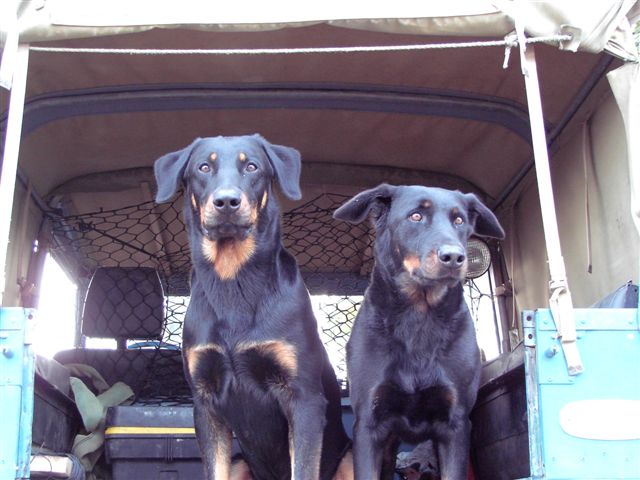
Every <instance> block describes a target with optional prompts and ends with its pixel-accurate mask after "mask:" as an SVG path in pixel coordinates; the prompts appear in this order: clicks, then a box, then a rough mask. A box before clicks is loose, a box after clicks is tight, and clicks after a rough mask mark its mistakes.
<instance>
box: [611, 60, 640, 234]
mask: <svg viewBox="0 0 640 480" xmlns="http://www.w3.org/2000/svg"><path fill="white" fill-rule="evenodd" d="M607 78H608V79H609V84H610V85H611V90H612V91H613V94H614V96H615V98H616V102H617V103H618V108H619V109H620V113H621V114H622V119H623V121H624V126H625V133H626V139H627V158H628V161H629V183H630V187H631V199H630V201H631V205H630V207H631V216H632V217H633V221H634V223H635V226H636V229H637V230H638V233H640V137H638V133H637V132H638V131H640V64H638V63H632V64H628V65H624V66H622V67H620V68H618V69H617V70H614V71H613V72H610V73H609V74H608V75H607Z"/></svg>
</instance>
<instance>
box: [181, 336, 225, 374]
mask: <svg viewBox="0 0 640 480" xmlns="http://www.w3.org/2000/svg"><path fill="white" fill-rule="evenodd" d="M207 351H213V352H217V353H219V354H220V355H224V348H223V347H222V345H218V344H215V343H208V344H206V345H198V346H196V347H193V348H190V349H188V350H186V357H187V368H188V369H189V374H190V375H191V376H193V375H194V374H195V371H196V370H197V368H198V361H199V359H200V355H201V354H202V353H204V352H207Z"/></svg>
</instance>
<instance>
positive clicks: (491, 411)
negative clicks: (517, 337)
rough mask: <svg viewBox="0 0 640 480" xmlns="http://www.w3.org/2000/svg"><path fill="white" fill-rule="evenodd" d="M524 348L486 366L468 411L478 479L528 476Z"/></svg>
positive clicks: (519, 348)
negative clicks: (478, 388)
mask: <svg viewBox="0 0 640 480" xmlns="http://www.w3.org/2000/svg"><path fill="white" fill-rule="evenodd" d="M524 373H525V372H524V346H523V345H522V344H520V345H518V347H517V348H516V349H515V350H514V351H513V352H511V353H509V354H505V355H503V356H501V357H499V358H497V359H496V360H494V361H492V362H489V363H487V364H485V365H484V366H483V368H482V377H481V381H480V385H481V386H480V390H479V391H478V399H477V401H476V405H475V407H474V409H473V411H472V412H471V423H472V430H471V457H472V461H473V468H474V472H475V476H476V478H478V479H491V480H511V479H514V478H527V477H529V429H528V425H527V396H526V387H525V376H524Z"/></svg>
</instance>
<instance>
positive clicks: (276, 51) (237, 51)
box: [30, 35, 571, 55]
mask: <svg viewBox="0 0 640 480" xmlns="http://www.w3.org/2000/svg"><path fill="white" fill-rule="evenodd" d="M568 40H571V35H551V36H546V37H531V38H527V39H526V43H551V42H562V41H568ZM516 45H518V42H517V40H514V39H513V37H508V38H505V39H503V40H488V41H477V42H458V43H431V44H416V45H385V46H360V47H358V46H356V47H309V48H231V49H153V48H83V47H80V48H73V47H72V48H68V47H36V46H31V47H30V49H31V50H32V51H34V52H47V53H98V54H103V53H107V54H117V55H290V54H299V53H362V52H393V51H410V50H436V49H447V48H449V49H452V48H471V47H515V46H516Z"/></svg>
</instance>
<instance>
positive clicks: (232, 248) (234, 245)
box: [202, 235, 256, 280]
mask: <svg viewBox="0 0 640 480" xmlns="http://www.w3.org/2000/svg"><path fill="white" fill-rule="evenodd" d="M255 249H256V241H255V239H254V238H253V235H250V236H248V237H247V238H246V239H245V240H226V241H224V242H219V241H213V240H209V239H208V238H207V237H204V238H203V239H202V253H203V255H204V256H205V258H206V259H207V260H209V261H210V262H211V263H212V264H213V268H214V270H215V271H216V273H217V274H218V276H219V277H220V278H221V279H222V280H231V279H233V278H235V277H236V275H237V274H238V271H240V269H241V268H242V266H243V265H244V264H245V263H246V262H247V261H248V260H249V259H250V258H251V256H252V255H253V253H254V252H255Z"/></svg>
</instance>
